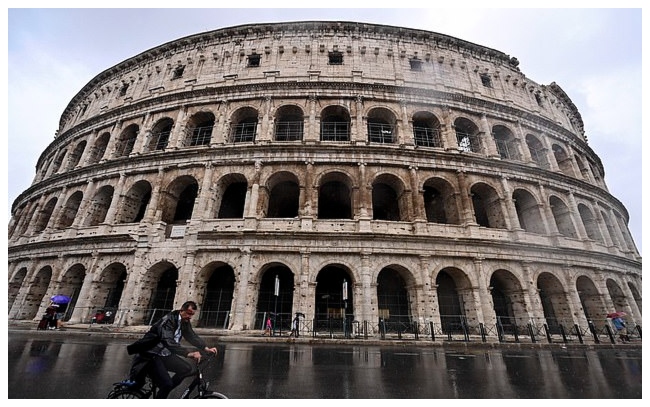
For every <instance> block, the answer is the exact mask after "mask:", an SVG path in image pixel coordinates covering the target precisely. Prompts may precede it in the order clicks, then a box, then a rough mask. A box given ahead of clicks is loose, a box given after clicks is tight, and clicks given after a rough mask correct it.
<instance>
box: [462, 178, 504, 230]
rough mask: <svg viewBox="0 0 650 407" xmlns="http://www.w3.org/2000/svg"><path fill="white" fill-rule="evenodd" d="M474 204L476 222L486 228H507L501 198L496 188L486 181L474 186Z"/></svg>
mask: <svg viewBox="0 0 650 407" xmlns="http://www.w3.org/2000/svg"><path fill="white" fill-rule="evenodd" d="M470 192H471V195H472V205H473V206H474V216H475V218H476V223H478V224H479V225H480V226H484V227H486V228H496V229H506V223H505V218H504V216H503V211H502V209H501V198H499V195H498V194H497V192H496V190H495V189H494V188H492V187H491V186H489V185H487V184H484V183H480V182H479V183H477V184H474V185H473V186H472V189H471V191H470Z"/></svg>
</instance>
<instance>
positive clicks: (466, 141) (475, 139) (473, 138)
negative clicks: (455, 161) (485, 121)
mask: <svg viewBox="0 0 650 407" xmlns="http://www.w3.org/2000/svg"><path fill="white" fill-rule="evenodd" d="M454 128H455V130H456V142H457V143H458V150H459V151H462V152H465V153H482V152H483V148H482V147H481V139H480V137H479V128H478V126H477V125H475V124H474V123H473V122H472V121H471V120H468V119H465V118H463V117H459V118H458V119H456V120H455V121H454Z"/></svg>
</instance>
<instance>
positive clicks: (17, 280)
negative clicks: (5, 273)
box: [7, 266, 27, 310]
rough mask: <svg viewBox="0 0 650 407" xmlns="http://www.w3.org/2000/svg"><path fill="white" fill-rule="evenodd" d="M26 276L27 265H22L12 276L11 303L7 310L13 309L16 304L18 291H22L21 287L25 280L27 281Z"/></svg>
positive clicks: (10, 286) (10, 283)
mask: <svg viewBox="0 0 650 407" xmlns="http://www.w3.org/2000/svg"><path fill="white" fill-rule="evenodd" d="M25 277H27V267H24V266H23V267H21V268H19V269H18V271H16V272H15V273H14V274H13V276H11V279H10V280H9V287H8V288H9V305H8V307H7V310H11V307H13V305H14V301H16V297H18V293H19V292H20V287H22V286H23V282H24V281H25Z"/></svg>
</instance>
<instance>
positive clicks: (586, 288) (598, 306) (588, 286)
mask: <svg viewBox="0 0 650 407" xmlns="http://www.w3.org/2000/svg"><path fill="white" fill-rule="evenodd" d="M576 290H578V296H579V297H580V304H581V305H582V310H583V312H584V313H585V318H587V321H594V320H596V321H597V320H604V319H605V316H606V315H607V312H606V310H605V307H604V306H603V300H602V298H601V297H600V294H599V293H598V289H596V285H595V284H594V282H593V281H591V279H590V278H589V277H586V276H580V277H578V279H577V280H576Z"/></svg>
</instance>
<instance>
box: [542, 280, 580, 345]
mask: <svg viewBox="0 0 650 407" xmlns="http://www.w3.org/2000/svg"><path fill="white" fill-rule="evenodd" d="M537 292H538V293H539V299H540V302H541V303H542V309H543V310H544V319H545V322H546V326H547V327H548V329H549V332H550V333H553V334H560V333H561V331H560V325H563V326H564V327H565V328H568V327H570V326H572V325H573V318H572V316H571V312H570V308H569V302H568V300H567V296H566V293H565V290H564V287H563V286H562V282H561V281H560V280H559V279H558V278H557V277H555V276H554V275H553V274H551V273H547V272H544V273H541V274H540V275H539V277H538V278H537Z"/></svg>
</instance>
